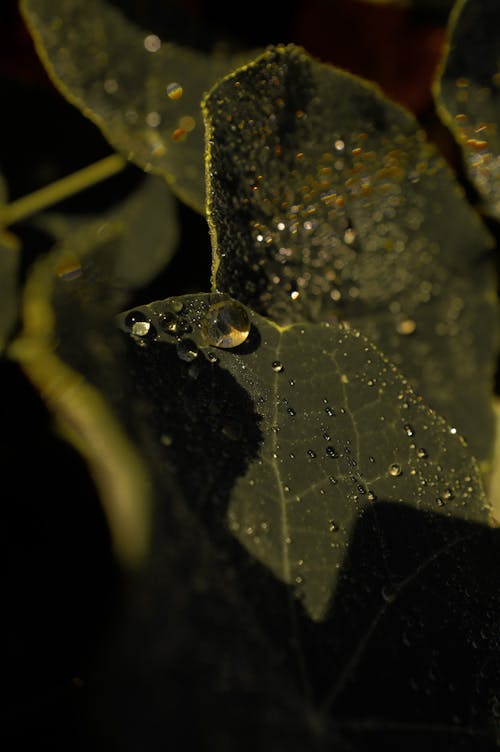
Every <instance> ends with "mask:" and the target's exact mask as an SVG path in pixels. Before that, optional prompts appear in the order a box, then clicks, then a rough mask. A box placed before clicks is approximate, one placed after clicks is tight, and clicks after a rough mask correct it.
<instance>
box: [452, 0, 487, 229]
mask: <svg viewBox="0 0 500 752" xmlns="http://www.w3.org/2000/svg"><path fill="white" fill-rule="evenodd" d="M437 99H438V105H439V106H440V112H441V115H442V117H443V119H444V121H445V122H446V123H447V125H448V126H449V127H450V128H451V130H452V132H453V133H454V135H455V138H456V139H457V141H458V143H459V144H460V146H461V147H462V150H463V154H464V158H465V163H466V166H467V169H468V172H469V175H470V177H471V179H472V181H473V183H474V185H475V187H476V188H477V190H478V192H479V195H480V199H481V203H482V208H483V210H484V211H485V212H486V213H487V214H490V215H491V216H492V217H495V218H496V219H500V4H499V3H498V2H497V0H460V2H458V3H457V6H456V9H455V12H454V14H453V16H452V19H451V23H450V43H449V49H448V53H447V56H446V59H445V61H444V64H443V70H442V72H441V76H440V78H439V81H438V82H437Z"/></svg>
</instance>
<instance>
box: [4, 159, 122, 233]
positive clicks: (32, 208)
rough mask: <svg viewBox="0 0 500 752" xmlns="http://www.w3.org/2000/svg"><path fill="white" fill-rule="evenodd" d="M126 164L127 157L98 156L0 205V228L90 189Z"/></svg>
mask: <svg viewBox="0 0 500 752" xmlns="http://www.w3.org/2000/svg"><path fill="white" fill-rule="evenodd" d="M126 164H127V160H126V159H125V157H122V156H121V154H111V156H109V157H105V158H104V159H100V160H99V162H94V164H91V165H89V166H88V167H84V168H83V169H82V170H78V172H74V173H73V174H72V175H68V176H67V177H65V178H61V180H56V181H55V182H54V183H51V184H50V185H47V186H45V188H40V189H39V190H38V191H34V193H30V194H29V195H28V196H23V197H22V198H19V199H17V201H13V202H12V203H11V204H7V205H6V206H3V207H1V208H0V227H7V226H8V225H12V224H14V222H19V221H20V220H22V219H25V218H26V217H29V216H30V215H31V214H35V213H36V212H38V211H40V210H41V209H46V208H47V207H48V206H52V205H53V204H57V203H58V202H59V201H62V200H63V199H65V198H69V196H73V195H74V194H75V193H79V192H80V191H83V190H84V189H85V188H90V187H91V186H92V185H95V184H96V183H100V182H101V180H105V179H106V178H109V177H111V176H112V175H116V174H117V173H118V172H120V171H121V170H123V168H124V167H125V165H126Z"/></svg>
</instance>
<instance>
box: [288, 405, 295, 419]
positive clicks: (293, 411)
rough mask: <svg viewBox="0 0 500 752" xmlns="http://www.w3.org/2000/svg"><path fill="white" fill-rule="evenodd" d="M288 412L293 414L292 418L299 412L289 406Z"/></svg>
mask: <svg viewBox="0 0 500 752" xmlns="http://www.w3.org/2000/svg"><path fill="white" fill-rule="evenodd" d="M287 413H288V415H291V416H292V418H294V417H295V416H296V414H297V413H296V412H295V410H294V409H293V407H289V408H288V409H287Z"/></svg>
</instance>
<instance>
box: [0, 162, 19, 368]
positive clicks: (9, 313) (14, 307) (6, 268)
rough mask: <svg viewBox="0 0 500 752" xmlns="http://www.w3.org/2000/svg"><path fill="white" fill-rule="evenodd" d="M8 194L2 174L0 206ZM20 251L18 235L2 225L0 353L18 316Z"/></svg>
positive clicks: (0, 246)
mask: <svg viewBox="0 0 500 752" xmlns="http://www.w3.org/2000/svg"><path fill="white" fill-rule="evenodd" d="M7 195H8V194H7V185H6V183H5V180H4V178H3V176H2V175H0V208H1V207H2V206H4V205H5V204H6V203H7ZM20 252H21V251H20V243H19V241H18V239H17V238H16V236H15V235H13V234H12V233H10V232H8V231H7V230H5V229H3V228H2V227H0V355H1V354H2V353H3V351H4V349H5V346H6V344H7V342H8V340H9V337H10V334H11V332H12V330H13V328H14V326H15V323H16V321H17V317H18V307H19V289H18V273H19V261H20Z"/></svg>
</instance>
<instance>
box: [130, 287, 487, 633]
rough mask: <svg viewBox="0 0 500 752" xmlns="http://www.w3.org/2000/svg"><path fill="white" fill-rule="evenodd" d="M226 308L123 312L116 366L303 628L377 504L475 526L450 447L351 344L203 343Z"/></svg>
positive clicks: (200, 492) (469, 478) (474, 496)
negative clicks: (292, 600) (300, 607)
mask: <svg viewBox="0 0 500 752" xmlns="http://www.w3.org/2000/svg"><path fill="white" fill-rule="evenodd" d="M234 305H235V303H234V302H231V301H230V300H229V299H226V298H224V297H221V296H218V295H214V296H210V295H199V296H185V297H182V298H174V299H169V300H167V301H160V302H157V303H152V304H151V305H149V306H143V307H141V308H140V309H134V310H133V311H129V312H127V313H125V314H123V315H122V316H121V317H120V321H121V325H122V328H123V329H124V330H125V331H126V332H127V333H128V335H129V343H130V344H129V348H128V358H129V366H130V369H131V371H132V373H133V380H134V382H135V384H136V389H137V398H138V400H144V402H145V407H144V412H145V414H148V416H149V420H150V421H151V422H152V423H153V425H154V426H155V430H156V434H157V436H158V441H159V442H160V443H162V444H163V445H164V452H165V456H166V457H168V458H170V460H171V462H172V464H173V465H174V466H176V467H177V468H178V471H179V478H180V482H181V484H184V488H185V496H186V498H190V499H193V500H195V501H194V503H195V504H196V505H197V508H199V509H203V508H204V507H205V505H207V504H211V505H213V504H214V503H215V504H216V506H217V507H218V508H220V507H221V505H225V506H227V524H228V526H229V529H230V530H231V531H232V532H233V534H234V535H235V536H236V537H237V539H238V540H239V541H240V543H241V544H242V545H243V546H244V547H245V548H246V549H247V550H248V551H249V552H250V553H251V554H252V556H254V557H255V558H256V559H258V560H259V561H261V562H262V563H263V564H265V565H266V566H267V567H269V568H270V569H271V571H272V572H273V573H274V575H275V576H276V577H278V578H279V579H280V580H282V581H283V582H285V583H287V584H289V585H293V586H294V590H295V592H296V594H297V595H298V597H299V598H301V599H302V600H303V602H304V607H305V609H306V610H307V612H308V613H309V615H310V616H311V618H313V619H315V620H320V619H322V618H323V617H324V616H325V613H326V612H327V609H328V606H329V604H330V600H331V597H332V593H333V592H335V589H336V585H337V579H338V574H339V569H340V568H341V566H342V563H343V560H344V558H345V556H346V552H347V551H348V548H349V540H350V537H351V535H352V531H353V528H354V526H355V524H356V522H357V520H358V519H359V518H360V516H361V515H362V514H363V512H364V511H365V510H366V508H367V507H370V506H371V505H374V504H375V505H376V504H377V503H378V500H380V499H382V500H384V501H390V502H392V503H400V504H403V505H406V506H410V507H413V508H415V509H418V510H421V511H422V512H436V513H440V514H442V515H444V516H445V517H458V518H462V519H466V520H471V521H473V520H474V521H486V519H487V505H486V502H485V499H484V496H483V491H482V487H481V480H480V477H479V475H478V472H477V468H476V464H475V461H474V460H473V459H472V458H471V457H470V455H469V452H468V451H467V449H466V448H465V445H464V442H463V440H462V439H461V438H460V437H459V436H458V435H457V434H456V430H455V429H453V428H450V426H448V425H447V424H446V423H445V422H444V421H443V420H442V419H441V418H440V417H438V416H437V415H436V414H435V413H433V412H432V411H431V410H429V409H428V408H427V407H425V406H424V404H423V403H422V402H421V400H420V399H419V398H417V397H416V395H415V394H414V392H413V391H412V390H411V388H410V387H409V386H408V383H407V382H406V380H405V379H404V378H403V377H402V376H400V375H399V374H398V373H397V371H396V369H395V368H394V367H393V366H391V365H390V364H389V363H388V362H387V360H386V359H385V358H384V357H383V356H382V355H381V354H380V352H379V351H378V350H377V349H376V348H375V347H374V346H372V345H371V344H370V343H369V342H368V341H367V340H366V339H365V338H364V337H362V336H360V335H359V333H356V332H350V331H345V330H343V329H342V328H339V327H337V326H334V325H329V324H303V325H302V324H299V325H293V326H290V327H288V328H284V329H281V328H279V327H277V326H276V325H275V324H273V323H271V322H269V321H268V320H267V319H265V318H263V317H261V316H258V315H257V314H248V315H249V316H250V320H249V325H248V328H247V332H248V337H247V338H246V339H245V340H244V341H243V342H242V343H241V344H238V343H239V342H240V339H238V340H237V342H236V343H235V344H237V345H238V346H236V347H231V346H230V343H228V342H227V341H226V340H224V343H223V344H222V345H219V346H214V342H213V341H212V342H211V343H210V344H207V342H206V334H207V331H209V332H212V331H213V330H212V326H213V324H212V323H210V326H209V327H208V328H207V325H206V322H207V321H209V322H213V320H214V313H213V311H214V309H215V311H216V317H215V318H216V320H217V321H218V322H219V327H220V329H221V330H222V329H224V327H225V328H226V329H227V330H230V329H231V326H228V321H231V320H232V321H234V314H233V313H232V311H233V309H234ZM224 306H227V307H228V308H229V309H230V314H229V315H228V316H227V317H221V315H220V311H221V307H224ZM239 321H240V322H241V317H240V318H239ZM244 328H245V327H244V326H242V325H241V324H240V326H239V330H240V331H241V330H242V329H244ZM232 382H236V384H237V385H238V387H236V386H234V385H232ZM235 391H236V392H237V393H239V392H241V393H242V396H240V397H239V400H235V399H234V398H233V394H234V392H235ZM204 424H205V426H206V429H204V428H203V425H204ZM214 500H215V501H214Z"/></svg>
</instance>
